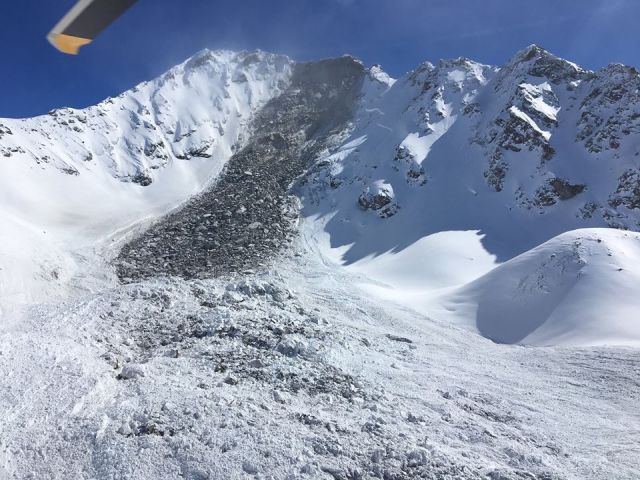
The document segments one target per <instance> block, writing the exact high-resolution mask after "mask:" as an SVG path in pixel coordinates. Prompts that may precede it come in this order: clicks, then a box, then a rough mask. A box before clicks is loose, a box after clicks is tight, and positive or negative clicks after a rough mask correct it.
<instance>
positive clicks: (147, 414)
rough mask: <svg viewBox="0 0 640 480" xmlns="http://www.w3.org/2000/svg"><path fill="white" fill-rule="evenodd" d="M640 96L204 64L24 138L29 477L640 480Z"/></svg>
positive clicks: (506, 76)
mask: <svg viewBox="0 0 640 480" xmlns="http://www.w3.org/2000/svg"><path fill="white" fill-rule="evenodd" d="M639 92H640V74H639V73H638V72H637V71H636V70H635V69H633V68H631V67H626V66H622V65H612V66H609V67H607V68H605V69H603V70H601V71H598V72H590V71H587V70H584V69H582V68H580V67H579V66H577V65H575V64H573V63H571V62H569V61H566V60H563V59H560V58H558V57H556V56H554V55H552V54H551V53H549V52H547V51H545V50H543V49H541V48H539V47H535V46H532V47H529V48H527V49H525V50H524V51H522V52H519V53H517V54H516V55H515V56H514V57H513V58H512V59H511V60H510V61H509V62H507V63H506V64H505V65H504V66H501V67H493V66H487V65H481V64H479V63H476V62H473V61H471V60H468V59H463V58H460V59H455V60H448V61H441V62H439V63H438V64H437V65H434V64H431V63H425V64H422V65H420V66H419V67H418V68H416V69H415V70H414V71H412V72H409V73H408V74H406V75H405V76H403V77H402V78H400V79H397V80H395V79H392V78H391V77H390V76H389V75H388V74H386V73H385V72H384V71H383V70H382V68H381V67H379V66H374V67H371V68H367V67H365V66H364V65H363V64H362V63H361V62H359V61H358V60H356V59H354V58H352V57H349V56H344V57H341V58H338V59H329V60H323V61H318V62H308V63H297V62H294V61H293V60H291V59H289V58H287V57H283V56H278V55H272V54H268V53H264V52H243V53H236V52H229V51H215V52H212V51H204V52H201V53H199V54H197V55H196V56H194V57H193V58H191V59H189V60H188V61H187V62H185V63H183V64H182V65H179V66H177V67H175V68H173V69H171V70H170V71H169V72H168V73H167V74H165V75H163V76H161V77H160V78H158V79H156V80H153V81H150V82H146V83H143V84H141V85H139V86H138V87H136V88H134V89H133V90H131V91H129V92H125V93H123V94H122V95H120V96H119V97H117V98H114V99H108V100H106V101H104V102H102V103H101V104H99V105H97V106H95V107H90V108H87V109H84V110H71V109H62V110H57V111H54V112H51V113H50V114H49V115H45V116H42V117H37V118H33V119H23V120H17V119H6V120H5V119H0V227H1V228H0V320H1V321H0V378H2V379H3V380H2V381H0V411H2V412H3V417H2V420H1V421H0V479H4V478H82V479H90V478H132V479H145V480H146V479H149V478H188V479H197V480H202V479H207V478H287V479H299V478H320V479H328V480H330V479H332V478H333V479H339V480H343V479H352V480H356V479H364V478H384V479H393V480H396V479H398V480H399V479H405V478H461V479H473V480H480V479H483V480H484V479H492V480H498V479H499V480H507V479H508V480H511V479H514V480H515V479H539V480H542V479H550V480H551V479H552V480H560V479H571V480H578V479H580V480H582V479H586V478H588V479H599V478H616V479H618V478H619V479H630V480H631V479H635V478H637V477H638V475H637V472H638V471H640V464H639V463H638V458H639V457H638V455H637V435H638V433H637V432H638V431H640V420H639V419H638V416H637V413H636V410H637V409H636V405H637V402H638V401H640V392H639V391H638V388H637V385H638V382H639V381H640V380H639V379H638V375H639V372H640V367H639V366H638V360H637V347H638V346H639V345H640V321H639V319H640V317H639V316H638V312H639V311H640V304H639V303H638V299H639V298H640V233H638V231H639V230H640V101H639V100H640V93H639ZM522 345H528V346H536V347H541V346H544V347H552V348H521V346H522ZM587 412H588V414H587ZM425 432H426V433H425Z"/></svg>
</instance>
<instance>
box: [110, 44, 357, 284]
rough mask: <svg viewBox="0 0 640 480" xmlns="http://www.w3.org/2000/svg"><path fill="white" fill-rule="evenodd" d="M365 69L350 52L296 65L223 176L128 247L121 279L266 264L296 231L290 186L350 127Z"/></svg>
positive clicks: (120, 265)
mask: <svg viewBox="0 0 640 480" xmlns="http://www.w3.org/2000/svg"><path fill="white" fill-rule="evenodd" d="M364 75H365V69H364V67H363V66H362V64H361V63H359V62H357V61H356V60H354V59H353V58H351V57H343V58H339V59H336V60H327V61H321V62H314V63H307V64H300V65H297V66H296V67H295V70H294V73H293V76H292V79H291V84H290V86H289V88H288V89H287V90H286V91H285V92H284V93H283V94H282V95H280V96H278V97H277V98H275V99H274V100H272V101H271V102H269V103H268V104H267V105H266V106H265V107H264V108H263V109H262V110H261V111H260V112H259V113H258V114H257V116H256V118H255V119H254V121H253V126H252V131H253V134H252V137H251V139H250V140H249V141H248V144H247V146H246V147H244V148H243V149H242V150H241V151H239V152H238V153H237V154H235V155H234V156H233V157H232V158H231V160H230V161H229V163H228V164H227V167H226V169H225V171H224V173H223V175H222V177H221V178H220V180H219V181H218V182H217V183H216V184H215V185H213V186H212V187H211V188H210V189H209V190H208V191H206V192H204V193H202V194H201V195H200V196H198V197H197V198H195V199H193V200H192V201H190V202H189V203H188V204H187V205H186V206H185V207H184V208H182V209H181V210H180V211H179V212H177V213H174V214H172V215H170V216H169V217H168V218H166V219H165V220H163V221H162V222H161V223H160V224H158V225H156V226H155V227H152V228H151V229H150V230H149V231H147V232H145V233H144V234H143V235H142V236H141V237H139V238H138V239H136V240H134V241H133V242H132V243H130V244H129V245H127V246H125V247H124V248H123V250H122V252H121V254H120V256H119V257H118V259H117V267H118V274H119V275H120V278H121V279H123V280H133V279H140V278H145V277H151V276H156V275H178V276H181V277H185V278H193V277H199V276H200V277H201V276H210V275H218V274H222V273H228V272H235V271H242V270H243V269H246V268H254V267H256V266H259V265H265V264H266V263H267V262H268V261H269V259H271V258H272V257H273V256H274V255H275V254H277V252H279V251H281V250H282V249H283V247H285V246H286V245H287V243H288V241H289V240H290V238H291V235H292V233H293V231H294V229H295V224H296V220H297V215H298V213H297V209H296V207H295V201H294V199H293V197H291V196H290V195H289V192H288V190H289V186H290V185H291V183H292V182H293V181H294V179H295V178H296V177H298V176H299V175H300V174H302V173H303V172H304V170H305V168H307V167H308V166H309V165H310V162H311V161H312V160H314V159H315V157H316V155H317V153H318V152H319V151H321V150H322V149H324V148H326V147H327V145H328V144H330V143H331V141H332V138H333V136H334V135H336V134H337V133H339V132H341V131H342V130H343V129H344V128H345V126H346V122H347V121H348V120H349V119H350V118H351V116H352V110H353V108H354V106H355V102H356V99H357V96H358V94H359V92H360V88H361V84H362V79H363V77H364Z"/></svg>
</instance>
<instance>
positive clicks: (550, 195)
mask: <svg viewBox="0 0 640 480" xmlns="http://www.w3.org/2000/svg"><path fill="white" fill-rule="evenodd" d="M585 189H586V186H585V185H573V184H571V183H569V182H568V181H566V180H562V179H560V178H554V179H551V180H549V182H548V183H547V185H545V186H544V187H540V188H539V189H538V190H537V192H536V196H535V198H534V200H533V202H532V204H533V205H534V206H536V207H539V208H540V207H550V206H552V205H555V204H556V203H558V201H563V200H570V199H572V198H574V197H575V196H577V195H579V194H581V193H582V192H584V190H585Z"/></svg>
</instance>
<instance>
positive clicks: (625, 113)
mask: <svg viewBox="0 0 640 480" xmlns="http://www.w3.org/2000/svg"><path fill="white" fill-rule="evenodd" d="M639 91H640V74H639V73H638V72H637V71H636V70H635V69H633V68H630V67H624V66H621V65H612V66H609V67H607V68H605V69H603V70H601V71H599V72H595V73H594V72H589V71H586V70H583V69H582V68H580V67H579V66H577V65H575V64H573V63H571V62H568V61H566V60H562V59H560V58H557V57H555V56H554V55H552V54H551V53H549V52H547V51H545V50H543V49H541V48H539V47H535V46H532V47H529V48H528V49H526V50H524V51H522V52H519V53H518V54H516V55H515V56H514V57H513V59H511V60H510V61H509V62H508V63H507V64H506V65H505V66H504V67H502V68H499V69H498V68H493V67H488V66H484V65H480V64H477V63H475V62H472V61H470V60H467V59H458V60H454V61H442V62H440V63H439V64H438V65H436V66H434V65H432V64H429V63H427V64H424V65H422V66H420V67H419V68H418V69H417V70H415V71H414V72H411V73H409V74H408V75H406V76H405V77H403V78H401V79H400V80H398V81H393V80H391V79H389V78H388V77H387V76H385V75H384V74H383V73H382V72H381V71H380V70H379V69H378V68H377V67H376V68H373V69H371V70H370V75H369V77H368V79H367V81H366V84H365V86H364V91H363V98H362V100H361V103H360V108H359V111H358V113H357V115H356V119H355V121H354V126H353V128H352V130H351V131H350V132H349V133H348V135H347V136H346V138H345V139H344V141H343V143H342V145H341V146H339V147H337V148H335V149H333V150H331V151H328V152H326V154H325V155H323V156H322V157H321V158H320V160H319V161H318V162H317V163H316V165H315V166H314V167H313V168H312V169H311V172H310V175H309V176H308V177H307V178H305V179H304V180H303V181H302V182H301V184H300V188H299V191H300V194H301V196H302V198H303V201H304V214H305V216H306V217H307V218H308V219H309V222H307V228H308V229H309V231H310V232H312V234H311V235H310V236H313V237H315V238H316V239H317V240H318V241H319V242H320V243H321V245H322V248H321V250H322V251H324V252H325V253H326V255H327V256H328V257H330V258H333V259H334V260H335V261H336V262H338V263H341V264H343V265H345V266H347V267H348V268H350V269H351V270H352V271H354V272H357V273H359V274H362V275H364V276H365V277H368V278H370V279H373V280H374V281H375V282H377V284H370V285H368V286H367V288H368V289H369V291H370V292H372V293H375V294H376V295H381V296H382V297H384V298H388V299H393V300H399V301H402V302H404V303H407V304H409V305H411V306H412V307H414V308H418V309H420V310H421V311H423V312H427V313H432V311H431V310H430V305H431V304H430V299H432V298H434V297H437V296H438V295H439V293H438V292H437V290H438V289H442V288H452V287H455V286H460V285H463V284H466V283H467V282H470V281H473V280H475V279H477V278H478V277H480V276H482V275H484V274H486V273H488V272H489V271H491V270H492V269H493V268H495V267H496V266H497V265H498V264H500V263H503V262H505V261H508V260H510V259H512V258H513V257H515V256H517V255H519V254H521V253H523V252H525V251H528V250H530V249H532V248H535V247H537V246H538V245H540V244H542V243H544V242H546V241H548V240H549V239H551V238H553V237H555V236H557V235H560V234H563V233H564V232H567V231H571V230H575V229H581V228H593V227H613V228H619V229H629V230H638V229H639V228H640V102H639V101H638V100H639V97H638V92H639ZM630 261H631V260H630ZM630 288H632V289H636V288H638V287H637V286H632V287H630ZM621 295H622V296H621V297H620V298H618V297H616V296H614V297H611V298H610V299H609V300H608V301H609V302H612V303H615V302H616V301H618V300H619V301H620V303H621V305H626V306H629V304H628V303H627V301H626V299H627V298H628V296H626V295H625V294H621ZM573 300H574V301H576V302H578V303H584V302H580V299H579V298H577V297H576V298H573ZM621 308H623V307H621ZM627 318H628V317H627ZM537 321H540V322H544V321H546V317H544V316H542V317H537ZM628 328H629V329H630V330H625V328H623V329H622V330H620V331H619V332H618V333H620V335H621V337H620V338H618V339H617V341H621V340H622V339H623V337H624V334H625V332H627V331H629V332H631V331H632V330H633V328H635V327H633V326H631V325H628ZM614 336H615V335H614ZM588 337H589V335H587V336H586V337H585V339H587V338H588ZM632 337H633V336H632ZM595 338H596V337H595V336H594V337H590V339H588V340H585V341H587V343H593V342H594V341H596V340H595ZM634 338H635V337H634ZM608 339H612V338H609V337H607V335H605V336H604V337H603V341H608ZM518 340H523V339H522V338H521V339H518ZM529 340H530V339H527V342H528V341H529ZM532 341H533V340H532ZM533 342H534V343H536V342H535V341H533ZM629 342H631V343H633V342H635V340H634V339H633V338H631V337H629ZM596 343H597V341H596ZM622 343H626V342H624V341H623V342H622Z"/></svg>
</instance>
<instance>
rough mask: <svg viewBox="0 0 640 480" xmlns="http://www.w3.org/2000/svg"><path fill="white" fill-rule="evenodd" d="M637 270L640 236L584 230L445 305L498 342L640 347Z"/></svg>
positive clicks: (462, 291)
mask: <svg viewBox="0 0 640 480" xmlns="http://www.w3.org/2000/svg"><path fill="white" fill-rule="evenodd" d="M638 265H640V234H637V233H632V232H620V231H616V230H608V229H592V230H578V231H575V232H569V233H566V234H563V235H561V236H559V237H557V238H554V239H553V240H551V241H549V242H547V243H545V244H544V245H542V246H540V247H538V248H535V249H533V250H531V251H530V252H527V253H525V254H523V255H521V256H519V257H517V258H514V259H513V260H510V261H509V262H507V263H505V264H504V265H501V266H500V267H498V268H496V269H495V270H493V271H491V272H490V273H488V274H487V275H485V276H483V277H482V278H480V279H478V280H476V281H474V282H472V283H470V284H469V285H467V286H464V287H462V288H460V289H458V290H456V291H454V292H452V293H450V294H447V295H445V299H444V302H445V304H446V305H447V306H448V308H447V310H448V311H449V312H454V313H453V315H451V317H452V318H457V319H458V321H459V322H461V323H462V324H463V325H466V326H468V327H470V328H472V329H476V330H477V331H478V332H479V333H480V334H482V335H483V336H485V337H487V338H490V339H492V340H494V341H496V342H498V343H509V344H526V345H539V346H545V345H583V346H584V345H591V346H594V345H599V346H602V345H633V346H640V318H639V317H638V313H637V312H639V311H640V300H639V299H638V295H637V286H638V285H640V268H639V267H638ZM474 319H475V322H474Z"/></svg>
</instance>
